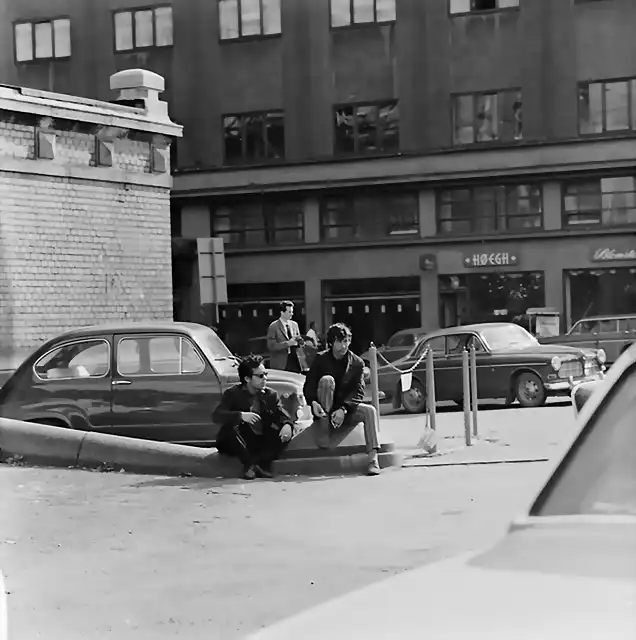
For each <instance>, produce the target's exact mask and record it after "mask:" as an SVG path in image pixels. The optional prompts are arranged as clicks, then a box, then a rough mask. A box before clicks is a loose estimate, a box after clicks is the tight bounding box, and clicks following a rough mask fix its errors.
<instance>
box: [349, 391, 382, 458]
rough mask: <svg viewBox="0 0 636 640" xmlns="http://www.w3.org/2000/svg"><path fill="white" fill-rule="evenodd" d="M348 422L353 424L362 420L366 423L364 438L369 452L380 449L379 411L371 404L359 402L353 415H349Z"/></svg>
mask: <svg viewBox="0 0 636 640" xmlns="http://www.w3.org/2000/svg"><path fill="white" fill-rule="evenodd" d="M347 422H349V423H350V424H352V425H353V426H355V425H357V424H359V423H360V422H362V423H363V424H364V440H365V442H366V445H367V453H372V452H373V451H379V450H380V425H379V420H378V413H377V411H376V410H375V407H374V406H373V405H370V404H364V403H362V404H359V405H358V406H357V407H356V410H355V411H354V412H353V414H352V415H350V416H348V417H347Z"/></svg>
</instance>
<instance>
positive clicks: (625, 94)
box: [579, 78, 636, 135]
mask: <svg viewBox="0 0 636 640" xmlns="http://www.w3.org/2000/svg"><path fill="white" fill-rule="evenodd" d="M635 129H636V79H634V78H632V79H627V80H605V81H603V82H586V83H580V84H579V133H580V134H581V135H594V134H602V133H606V132H614V131H630V130H632V131H633V130H635Z"/></svg>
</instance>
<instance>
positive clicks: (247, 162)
mask: <svg viewBox="0 0 636 640" xmlns="http://www.w3.org/2000/svg"><path fill="white" fill-rule="evenodd" d="M268 115H278V116H282V120H283V136H284V137H285V146H284V148H283V156H282V157H281V158H268V157H265V158H261V159H260V160H256V159H254V158H247V157H246V149H247V138H246V136H245V126H246V125H245V120H246V119H247V118H250V117H254V116H268ZM286 115H287V114H286V111H285V109H265V110H260V111H244V112H241V113H223V114H221V138H222V140H223V166H224V167H232V168H234V167H250V166H253V167H258V166H263V165H268V164H277V163H284V162H285V161H286V159H287V136H286V135H285V134H286V132H287V128H286V123H287V117H286ZM226 118H239V119H240V120H241V162H234V163H232V162H228V159H227V150H226V145H225V119H226ZM265 130H266V127H264V128H263V143H266V142H267V140H266V137H265Z"/></svg>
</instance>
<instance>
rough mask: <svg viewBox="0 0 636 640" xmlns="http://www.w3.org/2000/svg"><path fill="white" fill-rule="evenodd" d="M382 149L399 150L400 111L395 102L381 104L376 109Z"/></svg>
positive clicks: (386, 150) (389, 151) (385, 150)
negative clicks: (386, 104)
mask: <svg viewBox="0 0 636 640" xmlns="http://www.w3.org/2000/svg"><path fill="white" fill-rule="evenodd" d="M378 120H379V127H380V131H379V133H380V139H381V146H382V151H384V152H387V153H391V152H397V151H399V150H400V112H399V107H398V105H397V104H393V105H388V106H382V107H380V109H379V111H378Z"/></svg>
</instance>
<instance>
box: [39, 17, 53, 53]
mask: <svg viewBox="0 0 636 640" xmlns="http://www.w3.org/2000/svg"><path fill="white" fill-rule="evenodd" d="M35 57H36V58H52V57H53V25H52V24H51V23H50V22H38V23H37V24H36V25H35Z"/></svg>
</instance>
